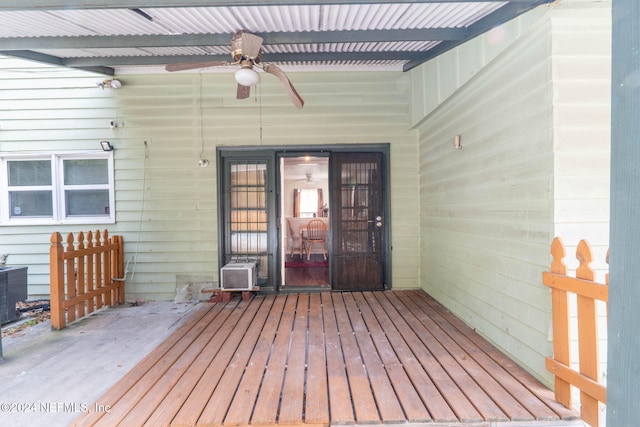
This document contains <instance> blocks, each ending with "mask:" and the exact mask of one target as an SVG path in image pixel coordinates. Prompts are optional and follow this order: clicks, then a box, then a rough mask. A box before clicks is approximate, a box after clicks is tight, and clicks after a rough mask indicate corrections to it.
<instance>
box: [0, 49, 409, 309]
mask: <svg viewBox="0 0 640 427" xmlns="http://www.w3.org/2000/svg"><path fill="white" fill-rule="evenodd" d="M25 64H27V65H25ZM28 64H29V63H27V62H16V61H15V60H12V59H3V60H0V70H2V69H3V68H4V67H5V66H6V67H9V68H13V70H12V71H5V72H1V71H0V87H1V88H2V90H0V150H2V151H43V150H77V149H82V150H85V149H92V150H98V149H100V148H99V145H98V142H99V141H101V140H109V141H111V142H112V143H113V145H114V146H115V147H116V150H115V151H114V159H115V169H116V170H115V179H116V191H115V195H116V224H114V225H111V226H109V227H107V228H108V229H109V231H110V233H112V234H121V235H123V237H124V242H125V259H127V260H130V263H129V270H130V271H129V276H131V274H132V273H134V274H133V277H129V279H128V280H127V284H126V291H127V294H128V296H130V297H135V298H154V299H171V298H173V297H174V295H175V291H176V286H177V285H179V284H181V283H184V282H185V281H197V282H212V283H215V284H217V271H218V265H217V262H218V261H217V260H218V243H217V239H218V229H217V217H218V208H217V191H216V173H217V171H216V165H215V163H216V162H215V158H216V147H217V146H238V145H261V144H262V145H269V146H279V145H301V144H309V145H317V144H320V145H321V144H354V143H356V144H357V143H383V142H389V143H390V144H391V189H390V191H391V205H392V221H391V224H390V226H391V228H392V236H393V242H392V245H393V248H394V252H393V254H392V257H393V265H394V271H393V273H392V276H393V286H394V287H395V288H417V287H419V278H418V269H419V267H418V261H419V258H418V233H417V218H418V200H417V197H416V196H417V194H418V179H417V175H418V174H417V170H418V166H417V165H418V163H417V132H416V131H411V130H409V124H408V123H409V119H408V111H409V108H408V105H409V101H408V99H409V80H408V76H407V75H405V74H402V73H400V72H382V73H379V72H375V73H374V72H363V73H299V74H291V75H290V78H291V80H292V81H293V82H294V84H295V85H296V88H297V89H298V90H299V92H300V93H301V94H302V96H303V97H304V98H305V101H306V104H305V107H304V109H302V110H297V109H296V108H294V107H293V106H292V105H291V103H290V102H289V100H288V98H287V97H286V95H285V93H284V90H283V88H282V87H281V85H280V83H279V82H278V81H277V79H275V78H274V77H273V76H270V75H262V83H261V87H260V89H259V90H258V91H257V94H256V93H252V96H251V98H250V99H246V100H242V101H239V100H236V99H235V92H236V85H235V82H234V79H233V75H232V74H220V73H203V74H198V73H182V74H181V73H175V74H163V75H129V76H126V75H124V76H119V78H120V79H121V80H122V82H123V87H122V89H120V90H117V91H116V90H109V89H104V90H103V89H100V88H98V87H97V85H96V83H97V82H100V81H102V80H103V79H104V77H103V76H96V75H90V74H88V73H83V72H77V71H75V72H74V71H69V70H63V71H61V72H58V73H56V72H55V71H57V69H55V68H45V69H43V68H42V67H41V66H39V65H34V66H33V68H29V65H28ZM25 67H26V68H25ZM35 71H37V73H34V72H35ZM40 72H43V73H44V74H43V75H44V76H46V78H44V79H38V78H37V76H38V75H39V73H40ZM256 95H257V98H256ZM261 106H262V110H261V109H260V107H261ZM201 107H202V108H201ZM201 118H202V120H201ZM111 120H115V121H116V122H117V123H118V127H117V128H115V129H111V128H110V127H109V121H111ZM260 127H262V137H261V131H260ZM200 155H202V157H204V158H208V159H209V160H210V162H211V163H210V166H209V167H207V168H201V167H199V165H198V159H199V157H200ZM86 228H88V229H95V228H96V227H82V228H79V227H77V226H75V227H74V226H69V227H57V229H58V230H59V231H61V232H63V233H67V232H69V231H74V232H75V231H79V229H82V230H84V229H86ZM100 228H104V227H100ZM52 231H54V230H52V229H51V228H48V227H0V253H8V254H10V255H9V259H8V262H9V263H10V264H24V265H29V293H30V295H32V296H36V295H46V294H47V293H48V247H49V243H48V242H49V237H50V234H51V232H52Z"/></svg>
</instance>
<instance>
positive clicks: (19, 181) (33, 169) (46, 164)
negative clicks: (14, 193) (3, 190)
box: [8, 160, 51, 187]
mask: <svg viewBox="0 0 640 427" xmlns="http://www.w3.org/2000/svg"><path fill="white" fill-rule="evenodd" d="M8 169H9V186H10V187H25V186H36V185H51V160H26V161H10V162H8Z"/></svg>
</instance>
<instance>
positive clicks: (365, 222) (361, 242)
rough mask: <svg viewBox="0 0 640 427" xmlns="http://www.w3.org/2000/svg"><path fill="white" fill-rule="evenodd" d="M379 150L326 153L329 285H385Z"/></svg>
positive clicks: (360, 287) (358, 288)
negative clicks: (328, 196)
mask: <svg viewBox="0 0 640 427" xmlns="http://www.w3.org/2000/svg"><path fill="white" fill-rule="evenodd" d="M382 162H383V155H382V153H376V152H369V153H345V152H338V153H333V154H332V155H331V160H330V169H331V173H330V193H331V212H332V214H331V215H330V217H331V230H332V239H331V240H332V250H331V283H332V288H333V290H345V291H346V290H349V291H365V290H367V291H369V290H382V289H384V288H385V277H386V274H385V261H386V259H387V257H386V247H387V245H386V242H385V241H384V239H385V236H386V235H387V234H386V233H385V227H386V226H387V225H386V223H385V202H384V188H385V186H384V181H385V180H384V171H383V163H382Z"/></svg>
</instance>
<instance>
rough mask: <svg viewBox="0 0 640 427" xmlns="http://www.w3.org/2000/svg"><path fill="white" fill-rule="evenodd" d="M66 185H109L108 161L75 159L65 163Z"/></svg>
mask: <svg viewBox="0 0 640 427" xmlns="http://www.w3.org/2000/svg"><path fill="white" fill-rule="evenodd" d="M64 183H65V185H93V184H108V183H109V166H108V162H107V159H75V160H65V161H64Z"/></svg>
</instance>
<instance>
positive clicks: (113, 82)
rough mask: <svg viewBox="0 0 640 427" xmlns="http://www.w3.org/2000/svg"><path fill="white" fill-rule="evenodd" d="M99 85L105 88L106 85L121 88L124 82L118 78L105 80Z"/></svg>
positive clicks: (111, 87) (110, 87)
mask: <svg viewBox="0 0 640 427" xmlns="http://www.w3.org/2000/svg"><path fill="white" fill-rule="evenodd" d="M98 87H99V88H101V89H104V88H105V87H106V88H108V89H120V88H121V87H122V82H121V81H120V80H118V79H110V80H104V81H102V82H100V83H98Z"/></svg>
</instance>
